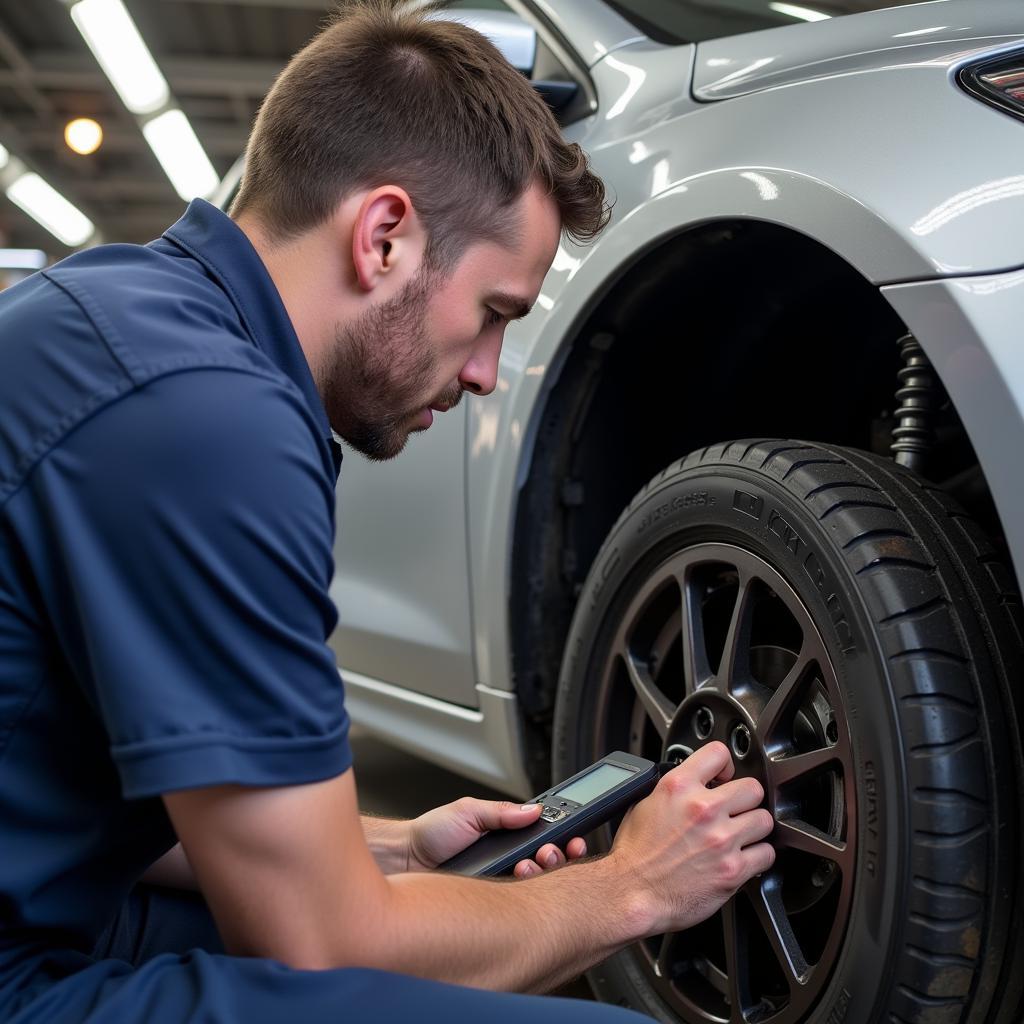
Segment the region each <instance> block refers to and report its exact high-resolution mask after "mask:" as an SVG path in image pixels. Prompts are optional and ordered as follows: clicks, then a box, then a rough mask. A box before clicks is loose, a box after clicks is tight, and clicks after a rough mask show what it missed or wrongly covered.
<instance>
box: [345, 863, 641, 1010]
mask: <svg viewBox="0 0 1024 1024" xmlns="http://www.w3.org/2000/svg"><path fill="white" fill-rule="evenodd" d="M619 872H620V866H619V865H618V863H617V861H615V860H614V859H612V858H608V857H605V858H598V859H594V860H589V861H584V862H581V863H579V864H574V865H570V866H568V867H565V868H563V869H561V870H558V871H553V872H550V873H548V874H545V875H539V876H536V877H534V878H530V879H527V880H524V881H516V882H511V881H505V882H499V881H491V880H483V879H471V878H461V877H456V876H451V875H444V874H440V873H434V874H407V875H396V876H393V877H390V878H388V879H387V883H388V890H389V897H390V898H389V906H388V908H387V913H385V914H382V915H381V916H380V917H379V918H378V927H377V928H375V929H374V936H373V943H372V946H371V947H370V948H368V949H365V952H366V953H369V954H370V957H371V959H372V960H373V961H375V963H374V964H373V965H374V966H381V967H385V968H386V969H389V970H395V971H400V972H403V973H408V974H415V975H419V976H422V977H428V978H437V979H440V980H443V981H449V982H454V983H457V984H466V985H476V986H479V987H482V988H493V989H506V990H515V991H533V992H540V991H549V990H550V989H552V988H555V987H556V986H558V985H560V984H562V983H563V982H565V981H567V980H568V979H570V978H573V977H575V976H576V975H578V974H579V973H580V972H582V971H584V970H586V969H587V968H589V967H592V966H593V965H594V964H595V963H598V962H600V961H601V960H603V959H605V958H606V957H607V956H609V955H611V954H612V953H614V952H616V951H617V950H619V949H621V948H622V947H623V946H626V945H628V944H629V943H630V942H632V941H634V940H636V939H638V938H640V937H642V936H644V935H646V934H648V932H649V929H650V928H651V926H652V915H651V913H650V911H649V910H648V908H647V906H646V905H645V902H643V901H642V900H641V899H640V898H639V897H638V895H637V890H636V889H635V888H633V887H632V886H627V885H624V884H623V879H622V877H621V875H620V873H619ZM439 908H443V910H442V911H441V912H439ZM360 959H362V957H360Z"/></svg>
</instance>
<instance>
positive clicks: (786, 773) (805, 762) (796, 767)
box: [768, 747, 842, 787]
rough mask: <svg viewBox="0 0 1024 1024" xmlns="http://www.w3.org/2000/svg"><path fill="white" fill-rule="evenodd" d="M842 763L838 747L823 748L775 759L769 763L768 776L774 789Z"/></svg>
mask: <svg viewBox="0 0 1024 1024" xmlns="http://www.w3.org/2000/svg"><path fill="white" fill-rule="evenodd" d="M841 761H842V759H841V757H840V751H839V748H838V747H822V748H821V749H820V750H811V751H808V752H807V753H805V754H793V755H792V756H790V757H780V758H778V759H775V758H773V759H772V760H771V761H770V762H769V766H768V776H769V780H770V782H771V784H772V786H773V787H778V786H785V785H786V784H787V783H789V782H792V781H793V780H794V779H799V778H802V777H803V776H805V775H813V774H814V773H815V772H820V771H822V770H823V769H825V768H827V767H829V766H830V765H833V764H840V763H841Z"/></svg>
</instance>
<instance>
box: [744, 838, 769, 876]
mask: <svg viewBox="0 0 1024 1024" xmlns="http://www.w3.org/2000/svg"><path fill="white" fill-rule="evenodd" d="M742 856H743V860H744V863H745V864H746V867H747V878H748V879H749V878H753V877H754V875H763V874H764V873H765V872H766V871H767V870H768V869H769V868H770V867H771V866H772V865H773V864H774V863H775V849H774V848H773V847H772V845H771V843H756V844H755V845H754V846H748V847H747V848H746V849H745V850H744V851H743V853H742Z"/></svg>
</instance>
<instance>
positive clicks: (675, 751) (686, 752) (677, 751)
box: [665, 743, 693, 764]
mask: <svg viewBox="0 0 1024 1024" xmlns="http://www.w3.org/2000/svg"><path fill="white" fill-rule="evenodd" d="M692 753H693V750H692V749H691V748H690V747H688V746H686V745H685V744H683V743H673V744H672V745H671V746H670V747H669V748H668V750H666V751H665V760H666V761H675V763H676V764H682V763H683V762H684V761H685V760H686V759H687V758H688V757H689V756H690V755H691V754H692Z"/></svg>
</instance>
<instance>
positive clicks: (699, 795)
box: [609, 743, 775, 934]
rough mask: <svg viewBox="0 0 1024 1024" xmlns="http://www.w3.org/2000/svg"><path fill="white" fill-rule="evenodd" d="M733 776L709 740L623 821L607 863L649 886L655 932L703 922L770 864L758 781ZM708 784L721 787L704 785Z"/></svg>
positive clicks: (718, 746) (724, 754)
mask: <svg viewBox="0 0 1024 1024" xmlns="http://www.w3.org/2000/svg"><path fill="white" fill-rule="evenodd" d="M733 774H734V766H733V763H732V758H731V756H730V754H729V749H728V747H726V746H725V744H723V743H709V744H708V745H707V746H705V747H701V749H700V750H698V751H697V752H696V753H695V754H693V755H691V756H690V757H689V758H687V760H686V761H685V762H684V763H683V764H681V765H680V766H679V767H678V768H674V769H673V770H672V771H670V772H668V773H667V774H666V775H665V776H664V777H663V778H662V780H661V781H660V782H659V783H658V785H657V787H656V788H655V790H654V792H653V793H652V794H651V795H650V796H649V797H647V798H646V799H644V800H641V801H640V802H639V803H637V804H636V805H634V807H633V808H632V809H631V810H630V812H629V813H628V814H627V815H626V817H625V818H624V819H623V822H622V827H621V828H620V829H619V831H618V833H617V834H616V836H615V842H614V844H613V846H612V852H611V854H609V860H612V859H614V860H616V861H618V862H619V863H620V864H621V867H622V871H623V872H624V874H623V877H627V876H626V874H625V872H628V873H629V874H628V877H629V878H632V879H635V880H636V881H637V882H638V883H641V884H642V885H643V886H644V887H645V888H646V889H647V890H648V905H649V906H650V907H651V908H652V915H651V921H652V923H651V928H652V934H660V933H662V932H669V931H672V932H675V931H681V930H682V929H684V928H690V927H692V926H693V925H695V924H697V923H699V922H700V921H703V920H704V919H705V918H707V917H709V916H710V915H711V914H713V913H714V912H715V911H716V910H718V909H719V908H720V907H721V906H722V905H723V904H724V903H725V902H726V900H728V899H729V897H730V896H732V894H733V893H734V892H735V891H736V890H737V889H738V888H739V887H740V886H741V885H743V884H744V883H745V882H746V881H747V880H748V879H749V878H751V877H752V876H754V875H756V874H760V873H761V872H764V871H767V870H768V868H770V867H771V866H772V864H773V863H774V861H775V851H774V850H773V849H772V847H771V846H770V845H769V844H768V843H766V842H761V840H763V839H765V838H766V837H767V836H768V835H769V834H770V833H771V831H772V829H773V828H774V827H775V822H774V819H773V818H772V816H771V814H770V813H769V812H768V811H766V810H764V809H758V805H759V804H760V803H761V801H762V800H764V790H763V788H762V787H761V784H760V783H759V782H758V781H757V780H756V779H749V778H748V779H736V780H735V781H730V780H732V777H733ZM711 782H717V783H719V785H717V786H716V787H715V788H713V789H709V788H708V783H711Z"/></svg>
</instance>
